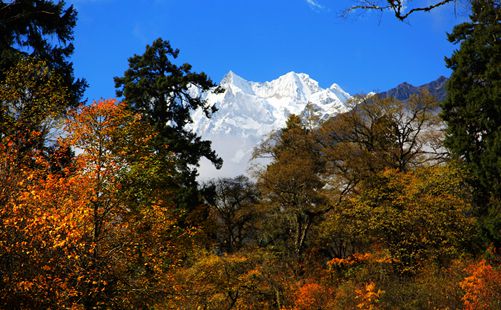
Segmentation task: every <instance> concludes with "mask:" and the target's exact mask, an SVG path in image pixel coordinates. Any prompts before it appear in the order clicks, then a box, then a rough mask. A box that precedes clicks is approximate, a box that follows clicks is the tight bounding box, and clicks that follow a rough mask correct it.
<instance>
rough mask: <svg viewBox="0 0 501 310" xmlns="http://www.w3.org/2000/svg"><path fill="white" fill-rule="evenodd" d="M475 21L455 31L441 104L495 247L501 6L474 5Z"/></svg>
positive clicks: (499, 201) (482, 1)
mask: <svg viewBox="0 0 501 310" xmlns="http://www.w3.org/2000/svg"><path fill="white" fill-rule="evenodd" d="M470 18H471V21H470V22H466V23H463V24H460V25H458V26H456V27H455V28H454V30H453V32H452V33H451V34H449V41H451V42H453V43H456V44H457V43H460V44H461V46H460V48H459V49H458V50H456V51H455V52H454V53H453V55H452V56H451V58H448V59H446V63H447V67H448V68H450V69H452V70H453V73H452V75H451V78H450V79H449V82H448V83H447V98H446V100H445V102H444V103H443V104H442V108H443V114H442V116H443V118H444V120H445V121H446V122H447V125H448V129H447V137H446V141H445V142H446V145H447V147H448V148H449V149H450V150H451V151H452V152H453V153H454V154H455V155H457V156H458V157H460V158H462V159H463V160H464V162H465V163H466V165H467V166H468V167H469V169H470V171H471V173H472V174H473V176H474V178H475V180H474V181H473V182H474V184H473V185H474V187H475V197H474V200H475V204H476V207H477V211H478V215H479V216H480V217H481V222H482V228H483V230H484V232H485V234H486V236H487V238H488V239H489V240H490V241H495V242H496V243H497V244H499V242H501V160H500V158H501V66H500V63H501V42H500V41H501V24H500V22H499V21H500V19H501V4H500V1H499V0H476V1H473V2H472V15H471V16H470Z"/></svg>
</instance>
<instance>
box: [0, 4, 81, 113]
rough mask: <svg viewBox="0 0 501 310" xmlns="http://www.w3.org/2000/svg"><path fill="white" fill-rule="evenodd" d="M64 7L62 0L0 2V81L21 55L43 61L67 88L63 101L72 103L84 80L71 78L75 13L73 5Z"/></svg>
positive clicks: (74, 102)
mask: <svg viewBox="0 0 501 310" xmlns="http://www.w3.org/2000/svg"><path fill="white" fill-rule="evenodd" d="M65 6H66V4H65V2H64V1H56V2H55V3H54V1H52V0H30V1H20V0H15V1H0V80H1V79H2V78H3V77H4V73H5V70H7V69H9V68H11V67H12V66H14V65H15V64H16V63H17V62H18V61H19V60H20V58H22V57H25V56H28V55H29V56H31V57H34V58H36V59H40V60H44V61H46V63H47V64H48V66H49V67H50V69H51V70H54V71H55V72H57V74H58V75H60V76H61V78H62V79H63V82H64V85H65V86H66V87H67V88H68V89H69V92H70V94H71V98H70V99H69V101H68V102H67V104H72V105H74V106H75V105H77V104H78V101H79V100H80V98H81V97H82V95H83V91H84V89H85V87H86V82H85V80H81V79H78V80H75V78H74V76H73V65H72V63H71V62H69V61H68V58H69V57H70V56H71V54H72V53H73V49H74V48H73V44H71V43H70V42H71V40H73V28H74V27H75V22H76V15H77V13H76V11H75V9H74V8H73V6H70V7H68V8H65Z"/></svg>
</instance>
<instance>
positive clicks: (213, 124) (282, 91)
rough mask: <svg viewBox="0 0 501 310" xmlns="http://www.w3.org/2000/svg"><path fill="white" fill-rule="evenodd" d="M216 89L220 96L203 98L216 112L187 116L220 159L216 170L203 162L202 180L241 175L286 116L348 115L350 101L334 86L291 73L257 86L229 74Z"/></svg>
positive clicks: (346, 95) (206, 162)
mask: <svg viewBox="0 0 501 310" xmlns="http://www.w3.org/2000/svg"><path fill="white" fill-rule="evenodd" d="M220 86H221V87H223V88H224V89H225V92H224V93H221V94H214V93H209V94H203V95H202V96H203V97H204V98H205V99H207V101H208V103H209V104H211V105H215V106H216V107H217V109H218V111H217V112H216V113H215V114H214V115H213V116H212V117H211V118H210V119H207V118H206V117H205V115H204V113H203V112H202V111H200V110H199V111H195V112H194V113H193V115H192V118H193V124H192V127H193V130H195V131H196V132H197V133H198V134H199V135H201V136H202V137H203V139H205V140H211V141H212V147H213V149H215V150H216V152H217V153H218V155H219V156H221V157H222V158H223V160H224V164H223V168H222V169H221V170H216V169H215V168H214V167H213V166H212V165H211V164H210V163H209V162H208V161H206V160H204V161H202V162H201V166H200V169H199V172H200V179H201V180H206V179H210V178H215V177H234V176H237V175H239V174H246V173H247V170H248V168H249V167H250V163H249V161H250V159H251V155H252V151H253V149H254V148H255V147H256V146H257V145H258V144H259V143H260V142H261V141H262V140H263V139H264V138H265V137H266V136H267V135H268V134H269V133H270V132H272V131H273V130H277V129H280V128H282V127H284V125H285V122H286V120H287V118H288V116H289V115H290V114H298V115H306V114H308V113H309V114H311V113H314V114H316V116H318V117H320V119H326V118H327V117H330V116H333V115H335V114H337V113H340V112H345V111H347V110H348V106H347V104H346V103H347V101H348V99H349V98H350V95H349V94H348V93H346V92H345V91H343V89H341V87H339V86H338V85H337V84H332V85H331V86H330V87H329V88H326V89H323V88H321V87H320V86H319V85H318V82H317V81H315V80H313V79H312V78H310V77H309V76H308V75H307V74H304V73H295V72H289V73H287V74H285V75H283V76H281V77H279V78H277V79H275V80H273V81H270V82H263V83H259V82H251V81H247V80H245V79H243V78H242V77H240V76H238V75H236V74H235V73H233V72H231V71H230V72H229V73H228V74H227V75H226V76H225V77H224V78H223V80H222V81H221V83H220ZM193 91H194V92H195V91H196V90H193ZM307 105H308V108H307V109H305V108H306V107H307Z"/></svg>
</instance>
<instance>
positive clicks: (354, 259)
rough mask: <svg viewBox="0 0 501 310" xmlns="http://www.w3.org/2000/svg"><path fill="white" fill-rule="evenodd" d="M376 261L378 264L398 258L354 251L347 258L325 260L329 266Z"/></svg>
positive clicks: (389, 262) (395, 260) (388, 262)
mask: <svg viewBox="0 0 501 310" xmlns="http://www.w3.org/2000/svg"><path fill="white" fill-rule="evenodd" d="M365 262H367V263H378V264H391V263H396V262H398V259H396V258H391V257H388V256H385V255H381V254H379V253H377V254H376V255H374V254H372V253H355V254H353V255H351V256H349V257H347V258H337V257H335V258H333V259H331V260H330V261H328V262H327V266H328V267H329V268H340V267H346V266H352V265H356V264H361V263H365Z"/></svg>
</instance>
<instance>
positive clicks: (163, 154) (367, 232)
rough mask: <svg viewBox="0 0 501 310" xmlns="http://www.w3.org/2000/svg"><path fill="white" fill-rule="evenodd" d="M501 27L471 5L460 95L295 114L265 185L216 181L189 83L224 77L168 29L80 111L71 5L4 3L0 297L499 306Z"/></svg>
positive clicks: (275, 305) (26, 303) (373, 99)
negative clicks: (112, 92) (174, 42)
mask: <svg viewBox="0 0 501 310" xmlns="http://www.w3.org/2000/svg"><path fill="white" fill-rule="evenodd" d="M443 2H444V3H442V2H440V1H438V2H436V3H435V4H431V5H430V6H425V7H417V8H418V9H416V10H414V11H409V10H407V11H405V10H406V8H405V3H407V2H405V3H404V1H399V0H396V1H379V2H377V1H375V2H370V1H358V2H356V1H354V2H353V3H354V6H353V7H352V8H351V9H358V10H360V9H362V10H390V11H392V12H393V13H394V15H395V17H396V18H397V19H400V20H404V19H407V18H411V17H410V14H409V12H411V13H412V14H420V13H422V12H426V11H429V10H432V9H435V5H436V6H437V7H438V6H441V5H443V4H445V3H448V2H451V1H447V0H446V1H443ZM419 8H421V9H419ZM349 10H350V9H349ZM349 10H348V11H349ZM500 20H501V4H500V2H499V0H471V12H470V20H469V21H467V22H465V23H462V24H459V25H457V26H456V27H455V28H454V29H453V31H452V32H451V33H450V34H448V40H449V41H450V42H451V44H455V46H456V48H457V49H456V50H455V51H454V53H453V54H452V55H450V56H449V57H447V58H446V60H445V63H444V65H445V66H447V67H448V68H450V69H451V70H452V75H451V76H450V78H449V80H448V82H447V86H446V90H447V95H446V99H445V100H444V101H442V102H439V101H438V100H437V99H436V98H434V97H433V96H432V95H431V94H429V93H427V92H425V91H423V92H422V93H420V94H417V95H413V96H411V97H410V98H408V99H406V100H398V99H395V98H380V97H378V96H377V95H360V96H354V97H353V98H352V99H351V101H350V105H351V109H350V110H349V111H348V112H346V113H342V114H338V115H335V116H332V117H331V118H330V119H328V120H326V121H323V122H320V120H319V119H316V118H315V114H314V113H310V114H308V115H309V117H303V118H302V117H300V116H297V115H290V117H289V118H288V120H287V123H286V124H285V126H284V128H282V129H280V130H278V131H275V132H272V133H270V134H269V136H268V137H267V139H266V140H264V141H263V142H262V143H261V144H260V145H258V146H257V147H256V149H255V150H254V154H253V156H254V158H266V159H267V160H268V161H267V162H268V164H267V165H266V166H264V167H261V168H260V169H257V170H255V171H254V174H253V175H252V177H248V176H236V177H234V178H222V179H213V180H211V181H207V182H200V181H198V180H197V168H198V165H199V163H200V160H201V159H202V158H206V159H208V160H209V161H210V162H211V163H212V164H213V165H214V166H215V167H221V166H222V165H223V164H224V163H223V161H222V159H221V158H220V157H219V156H218V154H217V153H216V152H215V151H214V150H213V149H212V148H211V142H210V141H206V140H204V139H203V138H202V137H200V136H199V135H197V134H196V133H194V132H192V131H191V130H190V129H189V126H188V125H189V124H190V123H191V122H192V119H191V115H192V112H193V111H195V110H197V109H200V110H202V111H203V112H204V113H205V116H206V117H208V118H210V117H211V115H213V114H214V113H217V107H213V106H210V105H209V104H208V103H207V102H206V101H205V100H204V99H203V98H202V97H199V96H197V95H194V94H193V92H190V87H193V86H196V87H198V88H199V89H200V90H201V91H204V92H218V93H222V92H224V91H225V90H224V89H223V88H221V87H219V86H218V85H217V84H216V83H214V82H213V81H212V80H211V79H210V78H209V77H208V76H207V75H206V74H205V73H203V72H194V71H193V70H192V67H191V65H189V64H187V63H185V64H182V63H180V62H179V61H178V60H177V58H178V55H179V53H180V52H179V50H177V49H176V48H175V47H173V46H171V44H170V42H169V41H167V40H166V39H161V38H159V39H157V40H155V41H153V42H152V43H151V44H149V45H147V46H146V47H145V49H144V52H143V53H142V54H139V55H133V56H132V57H130V58H129V60H128V68H127V70H125V72H124V73H123V74H122V75H121V76H118V77H114V82H115V87H116V94H117V98H110V99H102V100H100V101H97V102H85V101H84V102H83V103H82V101H83V100H84V98H83V94H84V91H85V88H86V87H87V82H86V81H85V77H83V78H79V77H75V76H74V72H73V64H72V63H71V61H70V60H69V59H70V56H71V55H72V53H73V50H74V47H73V44H72V41H73V40H74V36H73V28H74V27H75V24H76V22H77V12H76V10H75V9H74V8H73V6H69V5H67V4H66V3H65V2H64V1H56V0H30V1H25V0H23V1H0V308H2V309H46V308H50V309H59V308H74V309H150V308H151V309H356V308H358V309H463V308H464V309H500V308H501V290H500V289H499V287H501V265H500V263H501V257H500V253H499V247H500V242H501V65H500V64H501V42H500V41H501V23H500ZM111 78H113V77H110V79H111Z"/></svg>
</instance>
